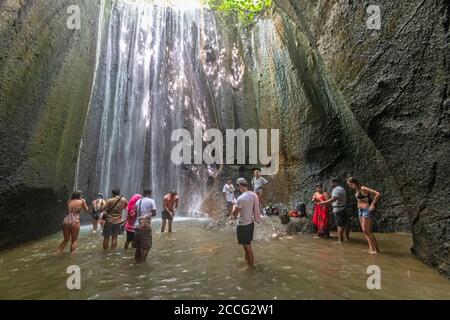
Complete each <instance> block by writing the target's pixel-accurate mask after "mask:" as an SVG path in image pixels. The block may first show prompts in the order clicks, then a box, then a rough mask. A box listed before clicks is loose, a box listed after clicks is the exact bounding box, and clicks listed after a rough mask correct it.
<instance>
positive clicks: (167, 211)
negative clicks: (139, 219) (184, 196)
mask: <svg viewBox="0 0 450 320" xmlns="http://www.w3.org/2000/svg"><path fill="white" fill-rule="evenodd" d="M178 202H179V198H178V195H177V192H176V191H171V192H170V193H169V194H168V195H166V196H165V197H164V198H163V212H162V216H161V218H162V224H161V233H164V231H165V229H166V223H167V220H169V233H171V232H172V222H173V218H174V217H175V212H176V210H177V209H178Z"/></svg>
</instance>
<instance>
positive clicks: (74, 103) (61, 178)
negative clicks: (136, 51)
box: [0, 0, 98, 248]
mask: <svg viewBox="0 0 450 320" xmlns="http://www.w3.org/2000/svg"><path fill="white" fill-rule="evenodd" d="M71 5H78V6H79V8H80V12H81V15H80V17H81V29H80V30H69V28H68V27H67V20H68V18H69V17H70V16H71V14H69V13H68V12H67V9H68V7H69V6H71ZM97 16H98V3H97V1H84V0H70V1H69V0H58V1H57V0H52V1H33V0H28V1H19V0H1V1H0V74H1V75H2V76H1V77H0V136H1V137H2V139H1V140H0V148H1V150H2V152H1V153H0V159H1V161H0V248H4V247H8V246H12V245H16V244H17V243H20V242H24V241H27V240H30V239H34V238H37V237H40V236H42V235H46V234H49V233H51V232H55V231H57V230H58V228H59V227H60V223H61V221H62V218H63V216H64V214H65V213H64V210H65V208H64V207H65V202H66V200H67V197H68V195H69V193H70V192H71V191H72V188H73V179H74V173H75V164H76V162H77V157H78V148H79V143H80V139H81V135H82V132H83V128H84V122H85V117H86V109H87V106H88V101H89V96H90V92H91V82H92V71H93V69H94V67H93V65H94V60H95V59H94V57H95V37H96V30H97V28H96V24H97Z"/></svg>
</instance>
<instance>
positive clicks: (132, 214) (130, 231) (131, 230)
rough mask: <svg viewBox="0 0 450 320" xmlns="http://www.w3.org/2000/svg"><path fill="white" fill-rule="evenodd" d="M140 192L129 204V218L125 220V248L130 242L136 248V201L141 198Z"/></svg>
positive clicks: (126, 248)
mask: <svg viewBox="0 0 450 320" xmlns="http://www.w3.org/2000/svg"><path fill="white" fill-rule="evenodd" d="M141 198H142V196H141V195H140V194H135V195H134V196H132V197H131V199H130V202H128V205H127V218H126V220H125V221H124V222H125V230H126V231H127V240H126V241H125V245H124V247H123V248H124V249H125V250H128V248H129V247H130V244H131V245H132V247H133V248H135V247H136V246H135V236H136V234H135V223H136V208H135V206H136V202H138V201H139V200H141Z"/></svg>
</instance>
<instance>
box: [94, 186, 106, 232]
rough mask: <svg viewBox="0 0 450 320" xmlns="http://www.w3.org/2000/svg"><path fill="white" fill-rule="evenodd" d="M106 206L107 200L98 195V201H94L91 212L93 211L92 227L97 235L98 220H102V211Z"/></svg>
mask: <svg viewBox="0 0 450 320" xmlns="http://www.w3.org/2000/svg"><path fill="white" fill-rule="evenodd" d="M104 205H105V200H104V199H103V195H101V194H99V195H97V199H95V200H94V201H92V205H91V210H92V214H91V216H92V227H93V231H94V233H97V228H98V220H99V219H100V215H101V214H102V212H101V211H100V209H101V208H102V207H103V206H104Z"/></svg>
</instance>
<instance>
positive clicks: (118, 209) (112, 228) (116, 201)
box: [100, 189, 128, 250]
mask: <svg viewBox="0 0 450 320" xmlns="http://www.w3.org/2000/svg"><path fill="white" fill-rule="evenodd" d="M127 205H128V201H127V199H125V198H124V197H122V196H121V195H120V189H114V190H113V191H112V198H111V199H108V200H107V201H106V203H105V205H104V206H103V207H102V208H101V209H100V210H101V211H106V221H105V225H104V226H103V249H105V250H106V249H108V247H109V239H110V238H111V249H115V248H116V247H117V237H118V236H119V234H120V226H121V224H122V211H123V210H124V209H125V208H126V207H127Z"/></svg>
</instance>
